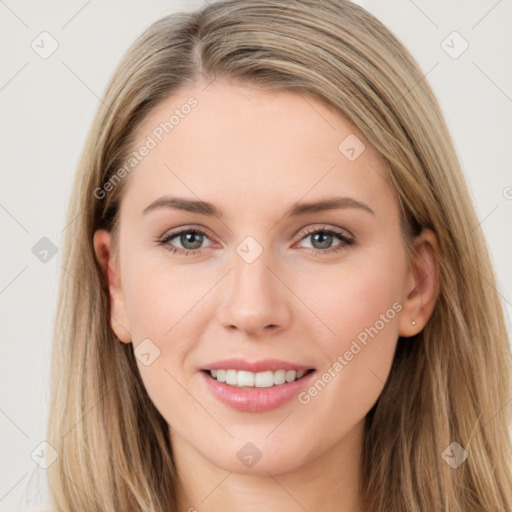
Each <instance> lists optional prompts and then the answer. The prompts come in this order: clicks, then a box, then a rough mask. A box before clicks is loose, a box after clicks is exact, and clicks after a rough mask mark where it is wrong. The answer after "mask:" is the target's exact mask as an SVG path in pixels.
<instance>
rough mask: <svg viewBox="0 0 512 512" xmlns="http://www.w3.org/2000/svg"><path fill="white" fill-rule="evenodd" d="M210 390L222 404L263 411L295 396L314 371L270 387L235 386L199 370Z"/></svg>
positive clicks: (243, 409) (278, 405)
mask: <svg viewBox="0 0 512 512" xmlns="http://www.w3.org/2000/svg"><path fill="white" fill-rule="evenodd" d="M201 373H202V374H203V376H204V378H205V380H206V384H207V385H208V387H209V388H210V391H211V392H212V393H213V394H214V395H215V396H216V397H217V398H218V399H219V400H220V401H221V402H222V403H224V404H226V405H229V406H230V407H232V408H233V409H236V410H238V411H244V412H265V411H270V410H272V409H276V408H277V407H280V406H281V405H283V404H285V403H286V402H289V401H290V400H292V399H293V398H294V397H296V396H297V395H298V394H299V393H300V392H301V390H302V389H303V388H304V387H306V386H307V385H308V384H309V382H310V381H311V379H312V378H313V376H314V375H315V373H316V372H315V371H312V372H310V373H308V374H307V375H304V377H302V378H301V379H299V380H296V381H293V382H287V383H286V384H279V385H277V386H272V387H270V388H236V387H234V386H230V385H229V384H225V383H224V382H219V381H218V380H216V379H214V378H213V377H212V376H211V375H210V374H209V372H205V371H201Z"/></svg>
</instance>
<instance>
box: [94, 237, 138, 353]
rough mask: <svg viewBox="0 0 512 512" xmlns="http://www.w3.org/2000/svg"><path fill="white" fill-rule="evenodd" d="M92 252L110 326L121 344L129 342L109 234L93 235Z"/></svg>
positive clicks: (124, 305) (126, 319)
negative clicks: (100, 275) (103, 285)
mask: <svg viewBox="0 0 512 512" xmlns="http://www.w3.org/2000/svg"><path fill="white" fill-rule="evenodd" d="M93 240H94V251H95V253H96V259H97V260H98V263H99V264H100V267H101V270H102V272H103V276H104V278H105V282H106V284H107V288H108V291H109V300H110V325H111V328H112V330H113V331H114V333H115V335H116V336H117V337H118V338H119V340H120V341H122V342H123V343H130V342H131V334H130V326H129V322H128V315H127V311H126V304H125V299H124V294H123V289H122V286H121V276H120V273H119V265H118V262H117V261H116V258H115V256H114V251H113V248H112V237H111V234H110V232H108V231H106V230H104V229H99V230H97V231H96V232H95V233H94V239H93Z"/></svg>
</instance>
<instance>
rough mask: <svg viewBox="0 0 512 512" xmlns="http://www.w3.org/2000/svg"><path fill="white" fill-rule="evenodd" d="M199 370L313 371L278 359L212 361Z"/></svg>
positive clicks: (254, 371)
mask: <svg viewBox="0 0 512 512" xmlns="http://www.w3.org/2000/svg"><path fill="white" fill-rule="evenodd" d="M200 369H201V370H245V371H248V372H253V373H258V372H266V371H271V372H275V371H277V370H295V371H299V370H304V371H306V370H313V369H314V368H312V367H311V366H304V365H302V364H297V363H291V362H290V361H282V360H279V359H262V360H261V361H246V360H245V359H239V358H232V359H223V360H222V361H214V362H213V363H208V364H207V365H205V366H203V367H202V368H200Z"/></svg>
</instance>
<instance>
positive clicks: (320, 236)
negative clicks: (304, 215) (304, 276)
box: [301, 227, 355, 254]
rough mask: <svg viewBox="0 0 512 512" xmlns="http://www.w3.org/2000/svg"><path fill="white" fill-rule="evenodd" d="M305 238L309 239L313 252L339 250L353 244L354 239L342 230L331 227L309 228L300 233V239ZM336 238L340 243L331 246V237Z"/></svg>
mask: <svg viewBox="0 0 512 512" xmlns="http://www.w3.org/2000/svg"><path fill="white" fill-rule="evenodd" d="M307 238H310V239H311V245H312V253H313V254H328V253H331V252H337V251H341V250H343V249H346V247H347V246H350V245H353V244H354V242H355V241H354V240H353V239H352V238H349V237H347V236H346V235H345V233H343V232H342V231H338V230H337V229H333V228H325V227H322V228H318V227H316V228H310V229H308V230H307V231H306V232H305V233H302V238H301V240H305V239H307ZM334 238H337V239H338V240H340V241H341V243H339V244H336V245H335V246H334V247H333V246H332V243H333V239H334Z"/></svg>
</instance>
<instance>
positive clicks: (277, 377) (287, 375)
mask: <svg viewBox="0 0 512 512" xmlns="http://www.w3.org/2000/svg"><path fill="white" fill-rule="evenodd" d="M209 371H210V375H211V376H212V377H213V378H214V379H217V380H218V381H219V382H225V383H226V384H229V385H230V386H236V387H256V388H270V387H272V386H279V385H280V384H284V383H285V382H293V381H295V380H298V379H301V378H302V377H303V376H304V374H305V373H306V372H305V371H304V370H299V371H298V372H296V371H295V370H277V371H275V372H271V371H267V372H258V373H254V372H248V371H245V370H240V371H237V370H231V369H230V370H209Z"/></svg>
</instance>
